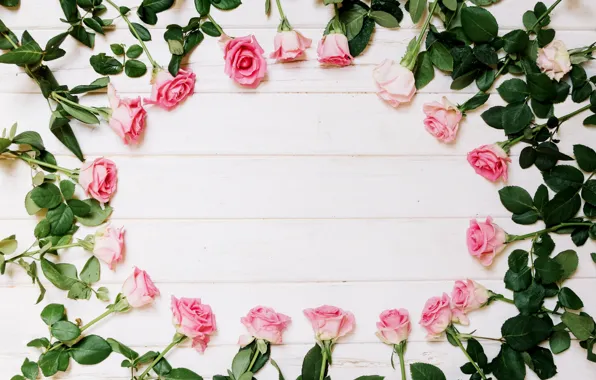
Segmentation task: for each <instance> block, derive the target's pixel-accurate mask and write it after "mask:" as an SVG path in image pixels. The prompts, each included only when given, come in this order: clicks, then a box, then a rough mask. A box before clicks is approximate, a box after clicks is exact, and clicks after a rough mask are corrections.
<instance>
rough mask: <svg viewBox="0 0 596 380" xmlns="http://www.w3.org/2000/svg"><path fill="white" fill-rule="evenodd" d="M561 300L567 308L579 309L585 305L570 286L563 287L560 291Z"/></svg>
mask: <svg viewBox="0 0 596 380" xmlns="http://www.w3.org/2000/svg"><path fill="white" fill-rule="evenodd" d="M559 302H560V303H561V305H562V306H563V307H565V308H567V309H572V310H579V309H581V308H583V307H584V303H583V302H582V300H581V299H580V298H579V297H578V296H577V294H575V292H574V291H573V290H571V289H569V288H565V287H564V288H561V290H560V291H559Z"/></svg>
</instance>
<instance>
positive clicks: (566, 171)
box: [542, 165, 584, 193]
mask: <svg viewBox="0 0 596 380" xmlns="http://www.w3.org/2000/svg"><path fill="white" fill-rule="evenodd" d="M542 178H543V179H544V182H545V183H546V185H547V186H548V187H549V188H550V189H551V190H553V191H554V192H557V193H558V192H559V191H562V190H565V189H566V188H568V187H569V188H573V189H579V188H581V187H582V185H583V184H584V175H583V173H582V172H581V171H579V170H578V169H576V168H574V167H573V166H569V165H559V166H555V167H554V168H553V169H552V170H551V171H550V172H543V173H542Z"/></svg>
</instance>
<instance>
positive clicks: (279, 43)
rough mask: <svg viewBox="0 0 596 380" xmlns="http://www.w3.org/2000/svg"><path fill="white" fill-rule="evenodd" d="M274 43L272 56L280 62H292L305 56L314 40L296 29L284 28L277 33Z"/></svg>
mask: <svg viewBox="0 0 596 380" xmlns="http://www.w3.org/2000/svg"><path fill="white" fill-rule="evenodd" d="M273 44H274V50H273V53H271V55H270V57H271V58H273V59H275V60H277V61H279V62H290V61H294V60H296V59H300V58H301V57H303V56H304V52H305V50H306V49H308V48H309V47H310V45H311V44H312V40H311V39H310V38H306V37H304V36H303V35H302V34H300V33H298V32H297V31H295V30H282V31H279V32H277V34H276V35H275V39H274V40H273Z"/></svg>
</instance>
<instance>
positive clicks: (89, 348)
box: [70, 335, 112, 365]
mask: <svg viewBox="0 0 596 380" xmlns="http://www.w3.org/2000/svg"><path fill="white" fill-rule="evenodd" d="M111 352H112V348H111V347H110V345H109V344H108V342H106V341H105V340H104V339H103V338H101V337H99V336H97V335H89V336H86V337H84V338H83V339H81V340H80V341H79V342H78V343H77V344H75V345H74V346H72V348H71V351H70V355H71V356H72V358H73V359H74V361H76V362H77V363H79V364H84V365H93V364H98V363H101V362H102V361H104V360H105V359H106V358H107V357H108V356H110V353H111Z"/></svg>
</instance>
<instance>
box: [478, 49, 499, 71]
mask: <svg viewBox="0 0 596 380" xmlns="http://www.w3.org/2000/svg"><path fill="white" fill-rule="evenodd" d="M473 53H474V56H475V57H476V58H478V60H479V61H480V62H482V63H484V64H485V65H487V66H495V65H496V64H497V63H499V56H498V55H497V52H496V51H495V49H494V48H493V47H492V46H491V45H489V44H481V45H476V46H474V50H473Z"/></svg>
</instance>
